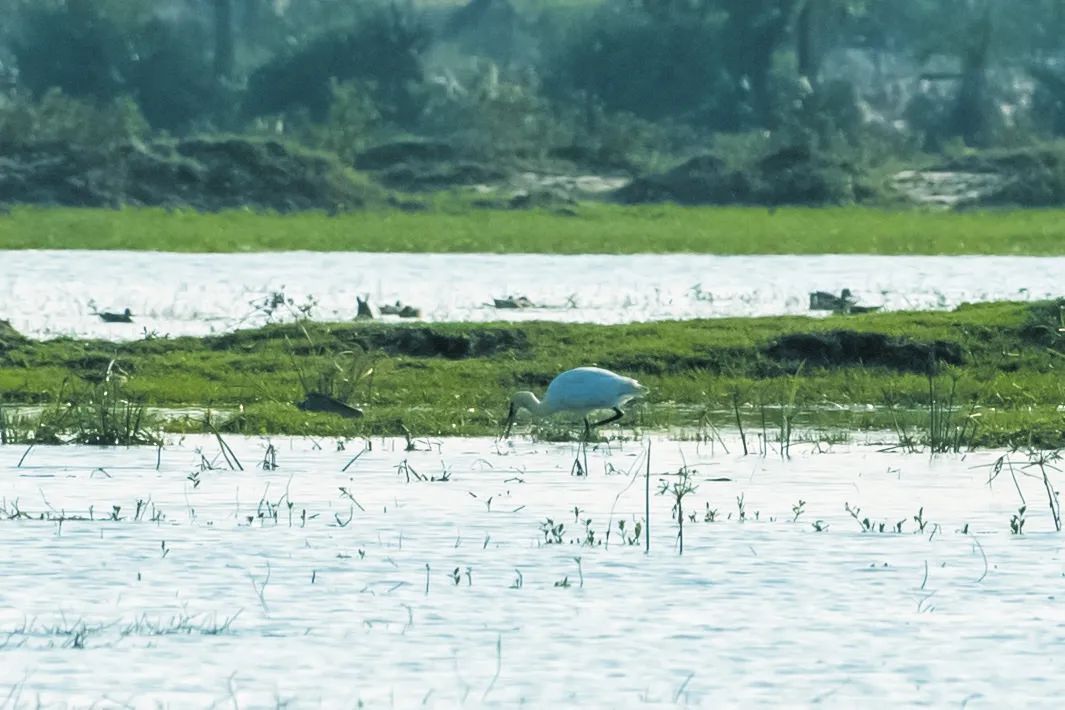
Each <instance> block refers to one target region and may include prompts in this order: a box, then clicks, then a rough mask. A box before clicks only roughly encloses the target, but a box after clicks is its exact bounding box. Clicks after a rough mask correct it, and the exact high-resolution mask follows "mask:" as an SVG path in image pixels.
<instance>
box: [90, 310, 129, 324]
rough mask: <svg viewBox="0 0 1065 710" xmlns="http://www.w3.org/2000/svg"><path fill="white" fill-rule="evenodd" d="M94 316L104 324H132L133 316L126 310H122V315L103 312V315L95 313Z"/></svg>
mask: <svg viewBox="0 0 1065 710" xmlns="http://www.w3.org/2000/svg"><path fill="white" fill-rule="evenodd" d="M96 315H98V316H99V317H100V320H102V321H103V322H104V323H132V322H133V314H132V313H130V312H129V309H128V308H127V309H126V310H124V311H123V312H122V313H108V312H106V311H105V312H103V313H97V314H96Z"/></svg>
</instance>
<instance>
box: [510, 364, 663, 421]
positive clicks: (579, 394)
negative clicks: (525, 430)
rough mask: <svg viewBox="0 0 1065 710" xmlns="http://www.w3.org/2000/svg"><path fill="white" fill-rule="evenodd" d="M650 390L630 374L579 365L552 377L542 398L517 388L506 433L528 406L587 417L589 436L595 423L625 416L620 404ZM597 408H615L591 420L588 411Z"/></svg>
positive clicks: (546, 412)
mask: <svg viewBox="0 0 1065 710" xmlns="http://www.w3.org/2000/svg"><path fill="white" fill-rule="evenodd" d="M646 393H647V388H646V387H644V386H643V385H641V384H640V383H639V382H637V381H636V380H634V379H632V378H631V377H623V376H622V375H619V374H617V373H614V372H611V371H610V370H604V369H602V368H600V367H577V368H574V369H572V370H566V371H565V372H563V373H562V374H560V375H558V376H557V377H556V378H555V379H553V380H551V384H549V385H548V386H547V392H546V393H545V394H544V398H543V401H541V400H539V399H537V398H536V395H535V394H533V393H532V392H517V393H515V394H514V396H513V397H511V398H510V411H509V412H508V413H507V424H506V428H505V429H504V431H503V437H504V438H506V437H507V436H510V429H511V427H513V426H514V421H515V420H516V419H517V418H518V410H521V409H527V410H529V411H530V412H532V414H533V416H536V417H546V416H548V415H550V414H554V413H555V412H575V413H577V414H580V415H581V416H582V417H583V418H584V433H585V437H586V438H587V435H588V433H589V432H590V431H591V428H592V427H593V426H602V425H603V424H609V423H610V422H616V421H617V420H618V419H621V418H622V417H623V416H625V412H623V411H621V408H622V407H623V406H624V405H625V403H626V402H628V401H629V400H630V399H633V398H635V397H639V396H641V395H643V394H646ZM597 409H613V410H614V414H613V415H612V416H610V417H607V418H606V419H604V420H602V421H599V422H595V423H594V424H592V423H589V421H588V415H589V414H590V413H591V412H593V411H595V410H597Z"/></svg>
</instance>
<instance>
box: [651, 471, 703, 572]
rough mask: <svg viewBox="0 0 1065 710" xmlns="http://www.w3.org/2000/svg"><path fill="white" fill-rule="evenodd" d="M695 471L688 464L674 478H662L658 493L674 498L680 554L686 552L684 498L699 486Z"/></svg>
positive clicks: (674, 513)
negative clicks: (695, 480)
mask: <svg viewBox="0 0 1065 710" xmlns="http://www.w3.org/2000/svg"><path fill="white" fill-rule="evenodd" d="M694 473H695V472H694V471H693V470H692V469H690V468H688V467H687V466H683V467H681V468H680V469H679V470H678V471H677V472H676V473H675V474H673V480H662V481H661V482H660V484H659V487H658V494H659V495H665V496H670V497H672V498H673V519H674V520H676V521H677V544H678V554H681V555H683V554H684V499H685V498H686V497H687V496H688V495H690V494H692V493H694V492H695V491H696V489H697V488H698V486H697V485H695V482H694V481H693V478H692V477H693V474H694Z"/></svg>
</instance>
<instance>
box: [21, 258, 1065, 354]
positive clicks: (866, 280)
mask: <svg viewBox="0 0 1065 710" xmlns="http://www.w3.org/2000/svg"><path fill="white" fill-rule="evenodd" d="M0 264H2V268H0V295H2V296H3V303H4V306H3V307H2V308H0V318H3V319H7V320H10V321H11V324H12V325H13V326H14V327H15V328H16V329H17V330H19V331H20V332H22V333H25V334H27V335H30V336H32V337H35V338H47V337H55V336H59V335H70V336H84V337H99V338H108V339H114V340H123V339H133V338H139V337H143V335H144V334H145V332H146V331H147V332H155V333H156V334H158V335H166V334H169V335H172V336H177V335H203V334H208V333H217V332H224V331H229V330H233V329H235V328H239V327H249V326H253V325H259V324H262V323H263V322H265V318H264V316H263V314H262V313H261V312H257V311H256V309H255V307H254V303H255V302H259V301H262V300H263V299H265V298H267V297H268V296H269V295H270V294H271V293H273V292H275V291H282V290H283V291H284V293H285V294H286V295H287V296H288V297H290V298H292V299H293V301H294V302H295V303H296V305H301V304H305V303H307V302H308V301H309V299H313V300H314V301H315V305H314V307H313V310H312V316H313V317H314V318H315V319H316V320H346V319H350V318H353V317H354V316H355V313H356V301H355V299H356V296H357V295H360V296H361V295H366V294H369V295H370V296H371V300H372V301H373V302H374V303H376V304H384V303H392V302H394V301H396V300H401V301H403V302H404V303H408V304H413V305H416V306H419V307H420V308H421V309H422V312H423V319H424V320H429V321H488V320H556V321H573V322H592V323H623V322H631V321H646V320H663V319H680V318H716V317H723V316H759V315H782V314H809V313H810V311H809V310H808V305H809V293H810V292H811V291H815V290H823V291H831V292H835V293H838V292H839V291H840V290H841V289H843V288H850V289H851V290H852V291H853V292H854V294H855V296H856V297H857V298H858V300H859V302H860V303H862V304H863V305H873V306H883V307H884V308H885V309H886V310H899V309H943V308H952V307H954V306H957V305H958V304H960V303H963V302H966V301H987V300H1000V299H1018V300H1026V299H1036V298H1047V297H1053V296H1058V295H1061V293H1062V291H1061V288H1062V287H1061V283H1062V275H1063V274H1065V258H1060V257H998V256H996V257H987V256H961V257H959V256H951V257H927V256H919V257H899V256H842V255H821V256H713V255H690V254H668V255H646V254H641V255H622V256H615V255H577V256H557V255H539V254H509V255H490V254H377V253H352V252H345V253H311V252H289V253H266V254H171V253H155V252H93V251H0ZM507 295H515V296H516V295H524V296H526V297H528V298H529V299H530V300H532V301H533V302H534V303H536V304H540V305H542V306H544V307H541V308H532V309H526V310H500V309H496V308H494V307H492V306H490V305H488V304H490V303H491V302H492V299H493V298H494V297H504V296H507ZM90 302H93V303H95V306H96V308H98V309H99V310H101V311H107V310H111V311H122V309H124V308H129V309H131V310H132V311H133V313H134V315H135V322H134V323H133V324H132V325H130V324H114V323H104V322H102V321H100V320H99V319H98V318H96V317H95V316H94V315H93V305H92V303H90ZM278 316H283V317H286V318H289V319H291V317H292V315H291V313H290V312H286V311H285V310H284V309H283V310H282V311H279V313H278Z"/></svg>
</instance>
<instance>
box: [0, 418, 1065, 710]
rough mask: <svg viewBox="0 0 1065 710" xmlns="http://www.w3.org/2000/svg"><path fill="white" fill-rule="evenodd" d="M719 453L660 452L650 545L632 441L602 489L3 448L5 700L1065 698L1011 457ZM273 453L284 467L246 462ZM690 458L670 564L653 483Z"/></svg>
mask: <svg viewBox="0 0 1065 710" xmlns="http://www.w3.org/2000/svg"><path fill="white" fill-rule="evenodd" d="M724 441H725V444H726V445H728V447H729V450H730V452H731V453H726V452H725V450H724V448H723V447H722V445H721V442H716V443H715V444H713V445H709V444H703V445H698V444H695V443H691V442H677V441H669V440H665V439H656V440H655V441H654V442H653V444H652V462H651V463H652V465H651V469H652V471H653V473H654V476H653V479H652V486H651V488H650V490H651V491H652V495H651V497H650V506H651V526H650V530H651V551H650V554H649V555H647V554H644V551H643V549H642V542H643V539H642V536H637V535H635V534H634V530H635V526H636V523H637V522H644V520H643V517H644V507H645V497H644V496H645V490H646V489H645V486H644V481H643V480H642V479H640V478H634V477H633V476H632V475H631V474H633V473H637V472H642V471H643V470H645V463H644V458H643V452H644V448H643V444H642V443H639V442H636V443H633V442H628V443H612V444H610V445H609V446H601V447H599V448H597V449H595V450H593V451H591V452H589V463H590V470H591V472H592V473H591V475H590V476H588V477H587V478H575V477H572V476H570V475H569V470H570V464H571V461H572V458H573V456H574V448H573V446H572V445H557V444H546V443H530V442H528V441H523V440H517V441H514V442H511V443H510V444H497V442H495V441H493V440H489V439H445V440H439V441H435V440H434V441H419V442H417V447H416V450H415V451H406V450H405V448H406V447H405V442H404V441H402V440H391V439H389V440H380V439H377V440H374V441H372V442H370V443H371V444H372V449H369V450H365V451H364V452H363V453H362V454H361V455H359V456H358V458H357V460H355V461H354V462H352V460H353V459H354V458H355V457H356V454H359V452H360V450H362V448H363V446H364V442H343V450H341V447H340V446H339V445H338V442H329V441H322V440H308V439H290V438H274V439H272V440H266V439H254V438H239V437H232V438H230V439H228V443H229V444H230V445H231V446H232V447H233V450H234V452H235V454H236V456H237V457H238V458H239V460H240V461H241V462H243V466H244V470H243V471H240V470H233V469H230V468H229V467H226V466H225V464H224V463H223V459H222V457H221V456H219V450H218V446H219V444H218V442H217V441H216V440H214V439H213V438H211V437H188V438H186V439H184V440H183V441H182V443H181V444H180V445H179V444H172V445H170V446H168V447H166V448H165V449H164V450H163V451H162V452H161V456H159V458H158V459H157V454H158V452H157V451H156V450H155V449H154V448H142V449H120V448H91V447H63V448H52V447H35V448H33V449H32V450H31V451H30V452H29V453H28V454H27V453H26V451H25V449H24V448H23V447H12V446H8V447H0V500H2V503H0V505H2V509H3V511H5V513H6V514H5V515H0V555H2V558H0V559H2V560H3V563H4V564H3V568H4V576H3V582H2V583H0V653H2V654H3V662H2V663H0V696H7V695H8V691H9V689H14V690H12V693H14V694H15V695H16V697H21V698H23V702H27V703H28V702H31V701H29V700H25V699H26V698H32V699H33V700H32V702H33V703H34V704H36V703H37V702H38V701H40V702H41V703H43V704H44V705H45V706H50V705H53V704H55V703H56V702H58V701H63V702H65V703H69V704H73V705H79V706H81V705H84V706H87V705H89V704H91V703H94V702H99V701H101V700H103V699H104V698H109V699H111V701H113V702H119V701H121V703H122V704H129V705H134V706H137V707H141V706H145V707H148V706H154V705H155V703H156V702H161V703H164V704H166V703H169V704H172V705H173V706H175V707H192V706H197V707H201V706H207V705H210V704H211V703H218V704H224V705H226V706H229V705H233V706H237V707H275V706H277V705H278V704H281V703H284V704H287V705H291V706H297V707H303V706H315V707H317V706H328V707H352V706H354V705H356V704H357V703H358V702H359V701H363V702H365V703H367V704H368V705H369V706H371V707H376V706H382V705H387V706H395V707H414V706H419V705H421V704H423V703H425V704H427V705H430V706H443V707H454V706H457V705H460V704H463V703H466V704H469V705H472V706H479V705H483V704H499V705H502V706H506V707H512V706H515V705H518V704H519V703H522V702H525V703H527V704H529V705H530V706H533V707H554V706H569V707H572V706H580V707H634V706H636V705H638V704H640V703H650V704H652V705H672V704H690V705H704V706H712V707H716V706H719V705H721V704H722V702H724V704H726V705H733V704H735V705H752V704H758V705H768V704H773V705H778V704H781V703H782V702H783V704H787V705H800V706H802V705H808V704H811V703H814V702H818V701H821V700H825V701H829V702H830V704H831V705H833V706H839V707H852V706H854V705H857V704H859V703H860V702H861V701H862V700H866V699H868V698H870V697H873V696H876V697H877V698H879V699H881V700H882V702H883V703H884V704H886V705H892V706H898V705H904V706H912V705H917V704H923V705H933V706H937V707H938V706H960V705H962V704H963V703H965V702H967V701H972V699H973V698H974V697H976V698H978V699H979V701H980V704H982V705H983V706H987V707H992V706H1002V705H1030V704H1033V703H1034V704H1036V705H1038V704H1041V703H1045V698H1048V697H1054V696H1055V695H1057V694H1060V693H1061V692H1062V691H1063V690H1065V676H1062V674H1061V673H1060V672H1059V671H1060V667H1059V666H1060V664H1058V663H1057V661H1056V659H1057V654H1056V651H1057V650H1060V649H1061V648H1062V644H1063V640H1062V634H1061V628H1060V624H1058V623H1057V622H1056V621H1054V619H1059V618H1060V614H1059V613H1058V609H1059V606H1060V602H1059V601H1056V598H1057V597H1058V595H1060V594H1061V585H1062V576H1061V575H1062V543H1061V540H1062V538H1061V536H1060V535H1058V534H1055V533H1052V532H1050V531H1052V530H1053V526H1052V524H1051V521H1050V518H1049V515H1048V514H1047V512H1046V509H1045V507H1043V506H1042V504H1041V503H1037V501H1040V500H1044V499H1045V493H1044V492H1043V491H1042V490H1041V486H1042V482H1041V481H1039V480H1034V479H1029V478H1026V477H1024V476H1020V477H1018V485H1019V486H1020V489H1021V490H1020V493H1023V494H1024V495H1025V497H1026V498H1027V500H1028V501H1029V508H1028V509H1027V512H1026V513H1024V515H1026V517H1027V523H1026V525H1025V527H1024V532H1025V534H1024V535H1023V536H1017V535H1011V534H1010V520H1011V516H1015V515H1016V514H1017V512H1018V510H1017V509H1018V507H1019V505H1020V499H1019V493H1018V490H1017V489H1015V488H1014V484H1013V482H1012V481H1006V480H998V481H995V482H994V483H993V484H992V485H988V482H987V476H988V471H989V469H988V468H986V467H985V466H986V465H987V464H989V463H991V462H992V461H993V460H994V459H995V457H996V456H997V454H996V453H994V452H980V453H976V454H970V455H968V456H965V457H960V456H940V457H935V458H929V457H928V456H923V455H921V456H914V455H910V456H907V455H898V454H885V453H878V452H877V451H875V450H874V449H873V448H870V447H866V446H861V445H848V446H833V447H829V448H828V449H827V453H814V451H815V448H814V447H812V446H805V445H795V446H793V449H792V453H793V458H792V459H791V460H781V459H780V457H779V456H769V457H767V458H761V457H757V456H749V457H743V456H739V455H737V453H736V452H737V451H738V450H739V446H738V445H737V444H738V442H737V441H735V439H734V438H730V437H729V436H728V435H727V434H726V435H725V440H724ZM271 444H272V445H273V447H274V451H275V452H276V463H277V466H278V468H276V469H274V468H273V467H272V465H271V466H266V467H265V468H264V467H262V466H259V465H256V464H257V463H258V462H261V461H263V460H264V459H266V458H267V456H266V453H267V450H268V446H269V445H271ZM822 449H823V450H824V447H822ZM24 455H25V458H24V460H21V461H20V459H22V458H23V456H24ZM157 460H158V468H157ZM205 461H215V462H216V465H220V466H221V467H220V468H206V467H205V466H204V462H205ZM349 464H350V465H349ZM685 464H686V465H687V466H689V467H690V468H691V469H693V470H694V474H693V477H692V482H693V483H694V484H695V485H696V486H697V488H696V490H695V491H694V492H692V493H691V494H689V495H688V497H686V498H685V499H684V501H683V509H684V513H685V526H684V535H685V539H684V543H685V544H684V556H683V557H680V556H678V554H677V550H676V536H677V525H676V521H675V520H674V517H673V503H674V501H673V500H671V499H669V498H667V497H665V496H659V495H655V494H654V491H656V490H657V489H658V480H659V479H660V478H662V477H664V476H665V475H666V474H667V473H669V472H676V471H677V470H678V469H680V468H681V467H682V466H684V465H685ZM345 467H346V470H345ZM411 469H413V470H415V471H417V472H418V473H419V474H420V476H421V477H420V478H419V477H417V476H409V477H408V476H406V475H404V472H405V471H408V470H411ZM445 474H446V475H445ZM1054 475H1057V474H1054ZM408 478H409V482H408ZM433 479H436V480H433ZM669 480H675V479H672V478H671V479H669ZM848 507H849V508H850V509H851V510H855V511H858V512H857V513H856V515H855V516H854V517H852V515H851V514H849V513H848V512H847V508H848ZM41 515H43V516H44V517H45V520H40V519H38V517H39V516H41ZM60 518H62V519H63V520H62V522H61V523H60V522H59V519H60ZM863 518H868V519H869V520H870V521H871V524H872V526H873V527H874V529H878V526H879V524H880V523H884V525H885V529H886V530H888V531H891V530H894V529H895V527H896V526H897V525H898V526H899V527H900V528H901V530H902V532H901V533H893V532H885V533H880V532H862V529H863V527H864V526H863V524H862V523H861V522H860V520H861V519H863ZM711 519H712V520H713V522H709V521H710V520H711ZM621 522H624V523H625V525H624V526H621V525H620V524H619V523H621ZM643 529H646V527H644V528H643ZM608 530H609V531H610V533H611V534H610V537H609V544H599V543H600V542H604V543H605V542H607V531H608ZM818 530H820V532H818ZM624 538H630V541H631V542H633V543H634V544H631V545H630V544H627V543H626V541H625V539H624ZM1033 681H1038V682H1033ZM1028 693H1037V695H1027V694H1028ZM116 698H117V700H116ZM16 704H17V703H16Z"/></svg>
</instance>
